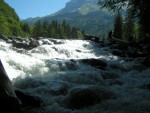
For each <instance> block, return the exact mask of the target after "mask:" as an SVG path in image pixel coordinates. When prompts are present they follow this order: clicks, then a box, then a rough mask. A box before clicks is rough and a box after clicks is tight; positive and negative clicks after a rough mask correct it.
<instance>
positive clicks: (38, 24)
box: [32, 21, 42, 39]
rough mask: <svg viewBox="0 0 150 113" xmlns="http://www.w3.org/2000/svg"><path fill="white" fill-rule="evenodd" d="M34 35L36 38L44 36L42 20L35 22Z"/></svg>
mask: <svg viewBox="0 0 150 113" xmlns="http://www.w3.org/2000/svg"><path fill="white" fill-rule="evenodd" d="M32 37H34V38H36V39H37V38H38V37H42V25H41V21H37V22H36V23H35V26H34V27H33V32H32Z"/></svg>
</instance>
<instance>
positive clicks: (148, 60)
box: [141, 57, 150, 67]
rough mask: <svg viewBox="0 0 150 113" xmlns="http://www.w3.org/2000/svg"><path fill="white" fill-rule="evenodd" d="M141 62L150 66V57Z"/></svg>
mask: <svg viewBox="0 0 150 113" xmlns="http://www.w3.org/2000/svg"><path fill="white" fill-rule="evenodd" d="M141 64H143V65H144V66H146V67H150V57H146V58H144V59H143V61H141Z"/></svg>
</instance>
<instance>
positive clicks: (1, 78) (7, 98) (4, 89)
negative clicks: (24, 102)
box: [0, 61, 22, 113]
mask: <svg viewBox="0 0 150 113" xmlns="http://www.w3.org/2000/svg"><path fill="white" fill-rule="evenodd" d="M0 105H3V106H2V107H0V112H1V113H2V112H3V113H22V111H21V109H20V103H19V99H18V98H17V96H16V94H15V92H14V89H13V86H12V83H11V81H10V79H9V77H8V76H7V73H6V71H5V69H4V67H3V65H2V62H1V61H0Z"/></svg>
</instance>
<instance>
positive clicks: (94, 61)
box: [81, 59, 107, 69]
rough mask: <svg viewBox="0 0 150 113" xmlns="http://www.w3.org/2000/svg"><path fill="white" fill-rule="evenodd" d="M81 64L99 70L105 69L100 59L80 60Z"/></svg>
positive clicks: (105, 65) (104, 64)
mask: <svg viewBox="0 0 150 113" xmlns="http://www.w3.org/2000/svg"><path fill="white" fill-rule="evenodd" d="M81 62H82V63H84V64H88V65H90V66H93V67H96V68H99V69H105V68H106V67H107V64H106V63H105V62H104V61H102V60H100V59H81Z"/></svg>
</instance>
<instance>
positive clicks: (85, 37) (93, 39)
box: [84, 34, 100, 43]
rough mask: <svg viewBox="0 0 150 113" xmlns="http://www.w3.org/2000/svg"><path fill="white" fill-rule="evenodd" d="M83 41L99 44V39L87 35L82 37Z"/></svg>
mask: <svg viewBox="0 0 150 113" xmlns="http://www.w3.org/2000/svg"><path fill="white" fill-rule="evenodd" d="M84 40H91V41H94V42H97V43H100V40H99V37H96V36H92V35H89V34H85V35H84Z"/></svg>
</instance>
